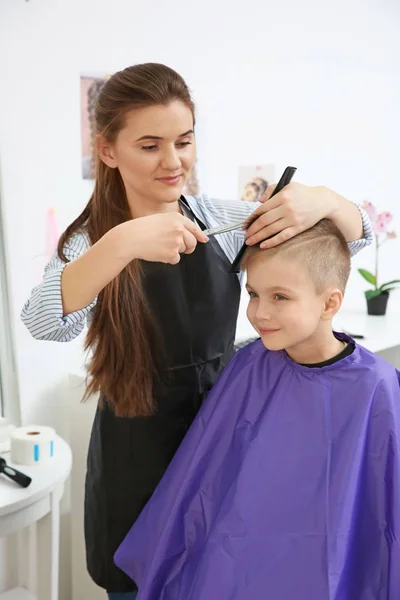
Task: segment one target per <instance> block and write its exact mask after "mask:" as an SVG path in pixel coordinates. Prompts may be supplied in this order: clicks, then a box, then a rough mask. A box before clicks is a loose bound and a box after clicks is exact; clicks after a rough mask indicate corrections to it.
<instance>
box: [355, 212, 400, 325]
mask: <svg viewBox="0 0 400 600" xmlns="http://www.w3.org/2000/svg"><path fill="white" fill-rule="evenodd" d="M362 207H363V208H364V210H365V211H366V212H367V213H368V215H369V217H370V219H371V223H372V229H373V233H374V235H375V273H371V272H370V271H366V270H365V269H358V272H359V273H360V275H361V276H362V277H364V279H365V280H366V281H368V283H370V284H371V285H373V288H372V289H371V290H366V292H365V297H366V299H367V309H368V314H369V315H384V314H385V313H386V307H387V302H388V299H389V292H390V291H391V290H393V289H395V288H397V287H398V286H399V284H400V279H393V280H392V281H388V282H386V283H382V284H381V285H380V281H379V270H378V265H379V249H380V248H381V246H382V245H383V244H385V243H386V242H387V241H388V240H392V239H394V238H395V237H396V233H395V232H394V231H388V225H389V224H390V222H391V221H392V218H393V217H392V215H391V214H390V213H389V212H383V213H379V214H378V212H377V210H376V208H375V206H374V205H373V204H372V202H367V201H365V202H363V204H362Z"/></svg>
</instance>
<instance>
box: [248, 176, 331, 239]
mask: <svg viewBox="0 0 400 600" xmlns="http://www.w3.org/2000/svg"><path fill="white" fill-rule="evenodd" d="M274 188H275V186H272V185H271V186H270V187H269V188H268V189H267V191H266V192H265V194H264V196H263V197H262V198H261V200H260V202H262V205H261V206H259V207H258V208H257V209H256V210H255V211H254V212H253V213H252V215H251V216H250V217H249V219H248V220H247V224H248V229H247V230H246V243H247V244H248V245H249V246H252V245H254V244H257V243H260V242H263V240H266V241H265V242H263V243H262V244H261V247H262V248H272V247H274V246H277V245H278V244H281V243H282V242H285V241H286V240H288V239H290V238H291V237H293V236H295V235H297V234H298V233H301V232H302V231H305V230H306V229H309V228H310V227H312V226H313V225H315V224H316V223H318V221H320V220H321V219H323V218H326V217H329V216H330V215H331V214H332V213H333V212H334V211H335V210H336V203H335V199H336V198H337V195H336V194H335V193H334V192H332V191H331V190H328V189H327V188H322V187H309V186H307V185H302V184H300V183H289V184H288V185H287V186H285V187H284V188H283V190H281V191H280V192H279V193H278V194H276V196H274V197H273V198H271V194H272V192H273V190H274ZM270 198H271V199H270ZM271 236H273V237H271ZM270 237H271V239H267V238H270Z"/></svg>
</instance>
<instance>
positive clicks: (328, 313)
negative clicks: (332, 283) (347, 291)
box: [321, 289, 343, 321]
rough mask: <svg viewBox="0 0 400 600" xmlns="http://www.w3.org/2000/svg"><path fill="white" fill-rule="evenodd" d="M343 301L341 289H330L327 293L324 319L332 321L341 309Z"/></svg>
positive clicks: (323, 312)
mask: <svg viewBox="0 0 400 600" xmlns="http://www.w3.org/2000/svg"><path fill="white" fill-rule="evenodd" d="M342 302H343V294H342V292H341V291H340V290H338V289H334V290H329V291H328V292H327V294H326V298H325V303H324V308H323V311H322V315H321V317H322V320H323V321H330V320H331V319H333V317H334V316H335V315H336V313H337V312H338V311H339V310H340V307H341V306H342Z"/></svg>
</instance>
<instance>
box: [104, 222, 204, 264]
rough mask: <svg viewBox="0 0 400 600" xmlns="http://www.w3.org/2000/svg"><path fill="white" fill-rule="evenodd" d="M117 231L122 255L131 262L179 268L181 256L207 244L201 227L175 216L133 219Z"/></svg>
mask: <svg viewBox="0 0 400 600" xmlns="http://www.w3.org/2000/svg"><path fill="white" fill-rule="evenodd" d="M115 229H118V230H119V231H118V234H119V235H118V239H119V242H118V243H119V245H120V248H121V253H122V254H123V255H124V256H128V257H129V259H130V260H133V259H134V258H141V259H143V260H147V261H152V262H163V263H169V264H171V265H176V264H177V263H178V262H179V261H180V258H181V254H191V253H192V252H193V251H194V250H195V248H196V246H197V243H198V242H202V243H205V242H207V241H208V237H207V236H206V235H205V234H204V233H203V232H202V231H201V229H200V227H199V226H198V225H196V224H195V223H193V221H191V220H190V219H188V218H187V217H184V216H183V215H181V214H179V213H176V212H173V213H172V212H171V213H162V214H156V215H150V216H148V217H141V218H138V219H132V220H131V221H126V222H125V223H122V224H121V225H118V226H117V227H116V228H115Z"/></svg>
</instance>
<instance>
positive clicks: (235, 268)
mask: <svg viewBox="0 0 400 600" xmlns="http://www.w3.org/2000/svg"><path fill="white" fill-rule="evenodd" d="M296 171H297V167H286V169H285V170H284V172H283V175H282V177H281V178H280V180H279V181H278V183H277V185H276V188H275V189H274V191H273V192H272V194H271V198H272V196H275V195H276V194H278V193H279V192H280V191H281V190H282V189H283V188H284V187H285V186H286V185H288V183H290V182H291V181H292V178H293V175H294V174H295V173H296ZM250 218H251V217H250ZM247 248H248V246H247V244H246V243H244V244H243V246H242V247H241V248H240V250H239V252H238V253H237V255H236V257H235V260H234V261H233V263H232V266H231V271H232V273H240V263H241V262H242V258H243V256H244V253H245V252H246V250H247Z"/></svg>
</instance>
